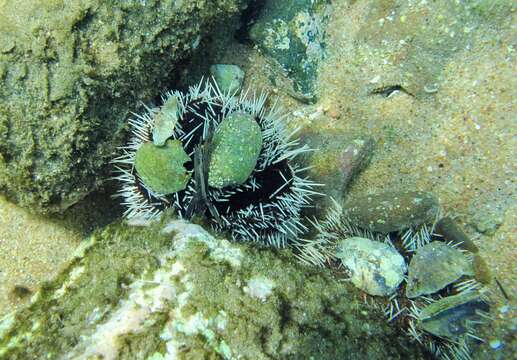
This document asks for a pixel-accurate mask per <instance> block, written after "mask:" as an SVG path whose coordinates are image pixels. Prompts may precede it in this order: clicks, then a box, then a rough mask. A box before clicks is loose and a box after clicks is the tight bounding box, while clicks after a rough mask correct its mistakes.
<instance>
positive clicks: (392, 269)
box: [336, 237, 406, 296]
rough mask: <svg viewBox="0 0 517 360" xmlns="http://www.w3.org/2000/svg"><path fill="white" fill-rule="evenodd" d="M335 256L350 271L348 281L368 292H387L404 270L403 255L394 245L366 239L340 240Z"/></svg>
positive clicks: (401, 278) (395, 283)
mask: <svg viewBox="0 0 517 360" xmlns="http://www.w3.org/2000/svg"><path fill="white" fill-rule="evenodd" d="M336 257H338V258H339V259H340V260H341V262H342V263H343V265H344V266H345V267H346V268H347V269H348V270H349V271H350V273H351V280H352V283H353V284H354V285H355V286H357V287H358V288H360V289H362V290H364V291H366V292H367V293H368V294H370V295H379V296H387V295H391V294H392V293H393V292H395V290H397V287H398V286H399V284H400V283H401V282H402V280H404V274H405V273H406V263H405V261H404V258H403V257H402V255H400V254H399V253H398V252H397V250H396V249H395V248H393V247H391V246H389V245H387V244H384V243H381V242H378V241H372V240H370V239H365V238H360V237H352V238H348V239H344V240H341V241H340V242H339V243H338V245H337V247H336Z"/></svg>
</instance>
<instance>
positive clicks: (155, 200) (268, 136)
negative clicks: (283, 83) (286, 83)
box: [113, 81, 319, 247]
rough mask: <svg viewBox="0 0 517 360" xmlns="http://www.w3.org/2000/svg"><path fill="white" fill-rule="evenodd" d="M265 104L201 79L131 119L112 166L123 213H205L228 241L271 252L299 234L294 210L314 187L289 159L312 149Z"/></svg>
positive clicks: (275, 109) (185, 215)
mask: <svg viewBox="0 0 517 360" xmlns="http://www.w3.org/2000/svg"><path fill="white" fill-rule="evenodd" d="M267 98H268V97H267V94H265V93H261V94H260V95H258V96H257V95H252V96H249V97H248V92H245V93H242V94H241V95H240V96H235V94H224V93H222V92H221V91H220V90H219V88H218V87H217V85H216V84H215V83H214V82H212V81H201V82H200V83H199V84H197V85H196V86H193V87H190V88H189V89H188V91H186V92H184V93H183V92H180V91H170V92H167V93H165V94H164V95H163V96H162V102H163V105H161V106H159V107H156V108H149V107H146V112H145V113H144V114H140V115H139V114H134V117H133V118H131V119H130V120H129V125H130V127H131V136H130V139H129V141H128V143H127V144H126V145H125V146H123V147H122V148H121V152H122V154H121V155H120V156H119V157H117V158H115V159H114V160H113V163H114V165H115V172H116V176H115V177H114V178H115V179H117V180H118V181H120V183H121V188H120V190H119V191H118V196H120V197H121V198H122V199H123V200H122V203H123V205H124V206H125V207H126V210H125V213H124V215H125V216H126V217H127V218H135V217H139V218H146V219H150V218H154V217H157V216H158V215H159V214H160V213H161V212H162V211H164V210H165V209H167V208H172V209H174V210H175V211H176V212H177V214H178V215H179V216H180V217H182V218H187V219H188V218H190V217H192V216H193V215H194V214H198V215H202V216H205V217H206V218H207V219H209V221H210V223H211V225H212V226H213V227H214V228H215V229H217V230H222V231H229V232H230V233H231V235H232V237H233V238H234V239H235V240H242V241H256V242H263V243H266V244H268V245H273V246H279V247H282V246H285V245H287V244H288V243H290V242H292V241H294V240H295V239H296V238H297V237H298V236H299V235H300V234H301V233H303V232H305V231H306V230H307V228H306V226H305V225H304V224H303V222H302V219H301V214H300V213H301V211H302V209H303V208H304V207H307V206H310V205H311V203H312V197H313V196H314V195H317V194H318V192H316V191H315V187H316V186H318V185H319V184H316V183H314V182H312V181H311V180H310V179H308V178H306V177H305V176H303V172H304V171H305V170H306V169H304V168H302V167H301V166H300V165H299V164H297V163H296V161H295V158H296V157H297V156H298V155H300V154H302V153H305V152H308V151H311V149H309V148H308V147H307V146H305V145H304V146H302V145H301V144H300V142H299V140H298V139H296V138H294V137H293V136H294V133H295V132H292V133H288V131H287V129H286V127H285V126H284V124H283V116H281V114H280V110H279V108H278V107H277V106H275V105H273V106H271V107H268V106H267V105H266V103H267Z"/></svg>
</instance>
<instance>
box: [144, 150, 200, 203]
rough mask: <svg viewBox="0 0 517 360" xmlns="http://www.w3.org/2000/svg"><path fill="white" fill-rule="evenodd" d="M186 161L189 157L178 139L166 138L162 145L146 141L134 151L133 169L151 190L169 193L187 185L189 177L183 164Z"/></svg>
mask: <svg viewBox="0 0 517 360" xmlns="http://www.w3.org/2000/svg"><path fill="white" fill-rule="evenodd" d="M187 161H190V158H189V157H188V155H187V153H186V152H185V150H183V146H182V145H181V142H180V141H179V140H168V141H167V142H166V143H165V146H163V147H157V146H155V145H154V144H153V143H151V142H148V143H144V144H142V145H141V146H140V147H139V148H138V150H137V151H136V156H135V169H136V171H137V172H138V175H139V176H140V178H141V179H142V181H143V182H144V184H145V186H147V187H148V188H149V189H151V190H152V191H153V192H156V193H160V194H171V193H175V192H178V191H181V190H183V189H185V187H186V186H187V182H188V181H189V179H190V177H191V174H189V173H188V172H187V169H185V167H184V166H183V164H184V163H186V162H187Z"/></svg>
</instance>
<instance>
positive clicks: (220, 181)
mask: <svg viewBox="0 0 517 360" xmlns="http://www.w3.org/2000/svg"><path fill="white" fill-rule="evenodd" d="M261 149H262V131H261V129H260V126H259V124H258V123H257V122H256V121H255V119H254V118H253V117H252V116H251V115H248V114H245V113H233V114H230V115H229V116H227V117H226V118H225V119H223V121H222V122H221V124H220V125H219V127H218V128H217V131H216V133H215V135H214V139H213V141H212V146H211V157H210V163H209V168H208V185H210V186H212V187H216V188H219V189H221V188H223V187H225V186H232V185H237V184H243V183H244V182H245V181H246V180H247V179H248V177H249V176H250V175H251V173H252V172H253V169H254V168H255V166H256V164H257V159H258V157H259V154H260V151H261Z"/></svg>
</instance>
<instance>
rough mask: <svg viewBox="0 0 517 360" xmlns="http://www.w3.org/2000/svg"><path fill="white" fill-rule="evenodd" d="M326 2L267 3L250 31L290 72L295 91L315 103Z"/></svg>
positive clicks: (325, 17) (327, 8)
mask: <svg viewBox="0 0 517 360" xmlns="http://www.w3.org/2000/svg"><path fill="white" fill-rule="evenodd" d="M329 9H330V5H329V1H327V0H316V1H314V0H284V1H276V0H268V1H265V3H264V7H263V8H262V10H261V14H260V16H259V18H258V19H257V20H256V22H255V24H254V25H253V27H252V28H251V30H250V37H251V39H252V40H253V41H254V42H255V43H256V44H258V45H259V46H260V48H261V49H262V50H263V51H264V52H265V53H266V54H268V55H269V56H271V57H272V58H273V59H275V60H276V61H278V63H279V64H280V65H281V66H282V67H283V68H284V69H285V70H286V71H287V74H288V76H289V77H290V78H291V79H292V80H293V81H294V88H295V91H297V92H298V95H299V96H300V97H301V98H303V99H305V100H307V101H314V100H315V99H316V89H315V80H316V77H317V73H318V65H319V63H320V61H321V60H322V59H323V56H324V55H323V52H324V47H325V23H326V21H327V20H328V17H329Z"/></svg>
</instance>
